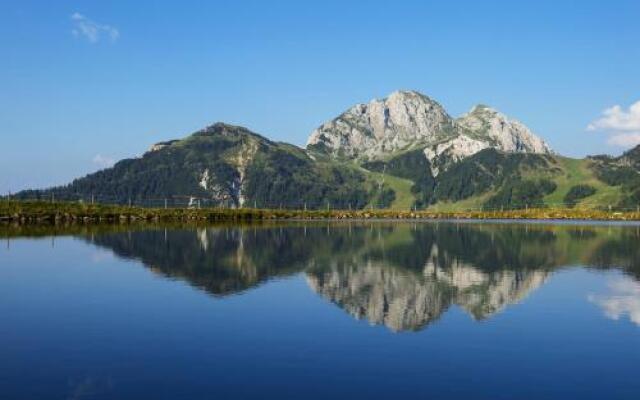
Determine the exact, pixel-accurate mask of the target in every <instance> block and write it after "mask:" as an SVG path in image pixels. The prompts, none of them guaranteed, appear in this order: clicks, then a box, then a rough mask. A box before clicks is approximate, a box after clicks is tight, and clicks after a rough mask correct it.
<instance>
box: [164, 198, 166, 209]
mask: <svg viewBox="0 0 640 400" xmlns="http://www.w3.org/2000/svg"><path fill="white" fill-rule="evenodd" d="M164 209H165V210H166V209H167V199H164Z"/></svg>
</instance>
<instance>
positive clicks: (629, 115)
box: [587, 101, 640, 147]
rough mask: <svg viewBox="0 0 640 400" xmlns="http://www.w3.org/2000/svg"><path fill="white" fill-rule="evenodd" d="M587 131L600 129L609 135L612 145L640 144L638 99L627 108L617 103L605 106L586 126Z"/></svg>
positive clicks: (639, 106) (639, 108)
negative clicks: (600, 113) (597, 116)
mask: <svg viewBox="0 0 640 400" xmlns="http://www.w3.org/2000/svg"><path fill="white" fill-rule="evenodd" d="M587 130H588V131H602V132H605V133H606V134H607V135H609V139H608V140H607V143H608V144H610V145H612V146H619V147H632V146H635V145H638V144H640V101H637V102H635V103H633V104H632V105H631V106H630V107H629V109H628V110H625V109H624V108H622V107H621V106H619V105H615V106H613V107H610V108H607V109H606V110H604V111H603V112H602V115H601V116H600V118H598V119H596V120H595V121H593V122H591V123H590V124H589V125H588V126H587Z"/></svg>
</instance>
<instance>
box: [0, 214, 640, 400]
mask: <svg viewBox="0 0 640 400" xmlns="http://www.w3.org/2000/svg"><path fill="white" fill-rule="evenodd" d="M639 230H640V228H639V227H638V226H636V225H616V224H614V225H607V224H596V225H592V224H550V223H530V224H529V223H519V224H510V223H456V222H438V223H436V222H433V223H432V222H428V223H408V222H407V223H405V222H373V223H357V222H351V223H316V224H307V225H305V224H293V223H292V224H279V225H259V226H198V227H166V228H165V227H160V226H155V227H138V228H132V227H116V228H103V227H101V228H78V227H76V228H71V229H69V230H65V229H60V228H58V229H54V230H47V229H44V228H36V229H29V228H15V227H5V228H2V229H0V237H2V241H3V242H2V246H1V248H0V318H1V319H2V320H1V322H0V343H1V344H0V398H2V399H14V398H15V399H42V398H47V399H107V398H109V399H111V398H118V399H140V398H154V399H165V398H166V399H169V398H174V399H211V398H267V397H269V398H278V397H279V398H327V397H332V398H348V397H350V398H398V397H400V396H410V397H412V398H465V399H468V398H474V399H482V398H486V399H501V398H503V399H514V398H594V399H595V398H598V399H600V398H608V399H618V398H619V399H635V398H638V396H640V380H638V379H637V368H638V366H639V365H640V283H639V279H640V246H639V245H638V244H639V239H640V233H639Z"/></svg>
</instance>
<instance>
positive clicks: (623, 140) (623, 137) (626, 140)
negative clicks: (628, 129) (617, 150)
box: [607, 133, 640, 147]
mask: <svg viewBox="0 0 640 400" xmlns="http://www.w3.org/2000/svg"><path fill="white" fill-rule="evenodd" d="M607 144H610V145H611V146H618V147H633V146H637V145H639V144H640V133H621V134H619V135H613V136H611V137H610V138H609V139H608V140H607Z"/></svg>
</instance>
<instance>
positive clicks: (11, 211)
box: [0, 201, 640, 225]
mask: <svg viewBox="0 0 640 400" xmlns="http://www.w3.org/2000/svg"><path fill="white" fill-rule="evenodd" d="M273 220H290V221H313V220H365V221H366V220H416V221H419V220H470V221H475V220H477V221H481V220H486V221H500V220H502V221H506V222H509V221H552V220H557V221H568V220H573V221H581V220H582V221H631V222H633V221H640V212H638V211H604V210H596V209H580V208H535V209H518V210H504V211H477V210H469V211H450V212H442V211H430V210H420V211H411V210H389V209H382V210H375V209H374V210H371V209H368V210H355V211H354V210H286V209H275V210H272V209H251V208H242V209H228V208H202V209H196V208H167V209H165V208H142V207H135V206H134V207H127V206H113V205H100V204H82V203H63V202H60V203H50V202H20V201H3V202H0V223H4V224H7V223H8V224H11V223H13V224H16V223H17V224H45V225H52V224H57V223H80V224H96V223H133V222H252V221H273Z"/></svg>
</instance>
